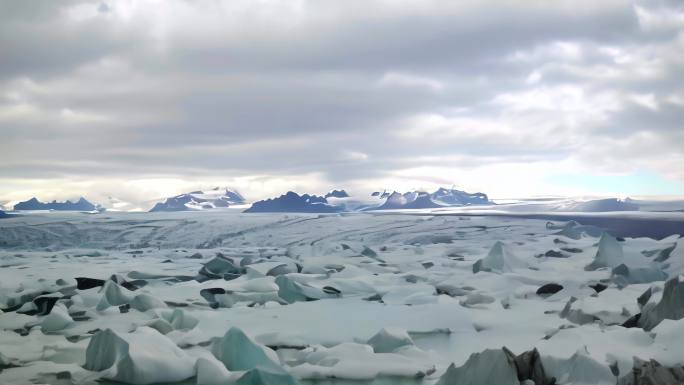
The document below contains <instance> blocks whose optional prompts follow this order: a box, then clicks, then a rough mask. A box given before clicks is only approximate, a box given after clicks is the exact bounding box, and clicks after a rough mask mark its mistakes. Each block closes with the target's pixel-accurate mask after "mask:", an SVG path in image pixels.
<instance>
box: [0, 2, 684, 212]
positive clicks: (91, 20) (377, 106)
mask: <svg viewBox="0 0 684 385" xmlns="http://www.w3.org/2000/svg"><path fill="white" fill-rule="evenodd" d="M683 122H684V2H682V1H678V0H673V1H655V0H654V1H641V0H640V1H632V0H629V1H626V0H601V1H597V0H568V1H546V0H539V1H536V0H528V1H523V0H518V1H505V0H504V1H501V0H498V1H482V0H476V1H475V0H473V1H451V0H448V1H429V0H425V1H404V0H393V1H390V0H358V1H357V0H344V1H337V0H335V1H331V0H310V1H308V0H291V1H280V0H260V1H255V0H244V1H243V0H230V1H225V2H223V1H185V0H183V1H177V0H164V1H140V0H135V1H133V0H131V1H110V2H81V1H29V0H22V1H12V0H0V134H1V137H0V203H2V202H7V201H16V200H19V199H22V200H23V199H27V198H29V197H31V196H34V195H35V196H38V198H41V199H44V200H47V199H53V198H57V199H65V198H71V197H77V196H80V195H84V196H86V197H88V198H90V199H91V200H94V201H100V202H101V201H103V200H104V199H106V197H107V196H113V197H116V198H118V199H123V200H126V201H130V202H136V203H139V204H141V205H145V204H147V203H145V202H149V201H151V200H155V199H158V198H160V197H163V196H168V195H172V194H176V193H181V192H185V191H187V190H190V189H196V188H207V187H212V186H214V185H221V186H231V187H234V188H236V189H238V190H240V191H241V192H242V193H243V194H244V195H246V196H247V197H248V198H251V199H257V198H263V197H266V196H271V195H275V194H279V193H281V192H284V191H286V190H288V189H296V190H298V191H300V192H312V193H321V192H325V191H327V190H329V189H331V188H335V187H344V188H346V189H348V190H351V192H355V193H358V194H360V193H364V194H365V193H367V192H370V191H372V190H377V189H383V188H388V189H398V190H409V189H433V188H435V187H436V186H438V185H443V186H451V185H455V186H456V187H459V188H461V189H465V190H468V191H476V190H477V191H483V192H486V193H489V194H490V195H492V196H495V197H514V196H515V197H519V196H530V195H550V194H553V195H558V194H560V195H587V194H593V195H617V196H627V195H647V194H661V195H662V194H666V195H684V123H683Z"/></svg>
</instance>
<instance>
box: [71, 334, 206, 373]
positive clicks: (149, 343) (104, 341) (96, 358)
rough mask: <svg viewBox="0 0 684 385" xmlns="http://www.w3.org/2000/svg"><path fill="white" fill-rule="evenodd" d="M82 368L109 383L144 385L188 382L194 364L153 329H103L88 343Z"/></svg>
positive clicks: (193, 371)
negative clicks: (122, 331) (120, 332)
mask: <svg viewBox="0 0 684 385" xmlns="http://www.w3.org/2000/svg"><path fill="white" fill-rule="evenodd" d="M84 368H85V369H87V370H90V371H94V372H98V375H99V376H100V377H101V378H105V379H108V380H114V381H119V382H123V383H130V384H136V385H144V384H154V383H159V382H177V381H183V380H185V379H188V378H190V377H192V376H194V375H195V360H193V359H192V358H191V357H190V356H188V355H187V354H186V353H185V352H184V351H182V350H181V349H180V348H179V347H178V346H176V345H175V344H174V343H173V342H171V340H169V339H168V338H166V337H165V336H163V335H162V334H161V333H159V332H158V331H157V330H154V329H152V328H149V327H139V328H138V329H137V330H136V331H134V332H132V333H127V334H118V333H116V332H114V331H112V330H111V329H106V330H104V331H101V332H99V333H97V334H95V335H94V336H93V337H92V339H91V340H90V343H89V344H88V347H87V349H86V362H85V365H84Z"/></svg>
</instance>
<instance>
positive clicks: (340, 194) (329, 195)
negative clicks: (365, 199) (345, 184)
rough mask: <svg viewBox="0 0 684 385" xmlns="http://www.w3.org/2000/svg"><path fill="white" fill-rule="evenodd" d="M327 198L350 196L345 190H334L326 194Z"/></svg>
mask: <svg viewBox="0 0 684 385" xmlns="http://www.w3.org/2000/svg"><path fill="white" fill-rule="evenodd" d="M325 198H349V194H347V192H346V191H345V190H332V191H330V192H328V193H327V194H325Z"/></svg>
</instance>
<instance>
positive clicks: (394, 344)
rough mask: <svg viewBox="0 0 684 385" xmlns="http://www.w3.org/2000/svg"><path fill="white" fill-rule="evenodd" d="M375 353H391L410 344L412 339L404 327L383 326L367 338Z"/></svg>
mask: <svg viewBox="0 0 684 385" xmlns="http://www.w3.org/2000/svg"><path fill="white" fill-rule="evenodd" d="M368 345H370V346H372V347H373V351H374V352H375V353H391V352H393V351H395V350H397V349H399V348H400V347H402V346H412V345H413V340H412V339H411V336H409V334H408V333H407V332H406V330H404V329H400V328H383V329H382V330H380V331H379V332H378V333H377V334H375V335H374V336H373V337H371V338H370V339H369V340H368Z"/></svg>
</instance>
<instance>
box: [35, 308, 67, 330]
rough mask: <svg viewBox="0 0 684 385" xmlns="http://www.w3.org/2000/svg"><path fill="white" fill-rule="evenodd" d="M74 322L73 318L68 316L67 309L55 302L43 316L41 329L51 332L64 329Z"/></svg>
mask: <svg viewBox="0 0 684 385" xmlns="http://www.w3.org/2000/svg"><path fill="white" fill-rule="evenodd" d="M73 324H74V320H73V319H71V316H69V311H68V310H67V308H66V306H64V304H62V303H58V304H56V305H55V306H54V307H53V308H52V311H51V312H50V314H48V315H47V316H45V318H43V322H42V323H41V329H42V330H43V332H44V333H53V332H57V331H60V330H63V329H66V328H68V327H70V326H71V325H73Z"/></svg>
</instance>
